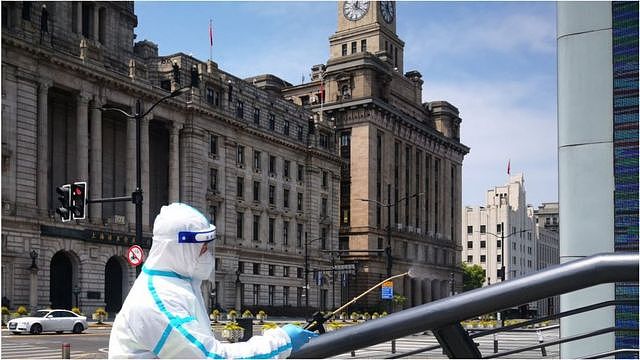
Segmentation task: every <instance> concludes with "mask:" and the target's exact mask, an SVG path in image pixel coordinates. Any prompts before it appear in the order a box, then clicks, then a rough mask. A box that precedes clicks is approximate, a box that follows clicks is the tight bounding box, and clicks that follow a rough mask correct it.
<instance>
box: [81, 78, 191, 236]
mask: <svg viewBox="0 0 640 360" xmlns="http://www.w3.org/2000/svg"><path fill="white" fill-rule="evenodd" d="M189 89H191V85H190V86H184V87H181V88H179V89H176V90H175V91H172V92H171V93H170V94H169V95H167V96H165V97H163V98H161V99H160V100H158V101H156V102H155V103H154V104H153V105H151V107H149V109H148V110H147V111H145V112H142V102H141V101H140V99H137V100H136V111H135V114H129V113H127V112H126V111H124V110H122V109H119V108H115V107H99V108H97V109H98V110H99V111H116V112H119V113H121V114H122V115H124V116H125V117H127V118H129V119H134V120H135V121H136V189H135V190H134V191H133V192H132V193H131V197H120V198H112V199H94V200H91V201H88V202H106V201H129V200H130V201H131V202H132V203H134V204H135V205H136V244H141V243H142V200H143V196H142V193H143V191H142V164H141V154H140V152H141V149H140V138H141V130H140V127H141V123H142V119H144V117H145V116H147V115H148V114H149V113H150V112H151V110H153V108H155V107H156V106H157V105H158V104H160V103H161V102H163V101H164V100H167V99H170V98H174V97H176V96H178V95H181V94H183V93H185V92H187V91H189Z"/></svg>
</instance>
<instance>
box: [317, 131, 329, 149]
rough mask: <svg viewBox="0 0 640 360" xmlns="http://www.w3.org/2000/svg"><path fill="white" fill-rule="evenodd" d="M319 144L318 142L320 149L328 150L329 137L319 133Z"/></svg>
mask: <svg viewBox="0 0 640 360" xmlns="http://www.w3.org/2000/svg"><path fill="white" fill-rule="evenodd" d="M319 142H320V147H321V148H323V149H328V148H329V135H327V134H325V133H323V132H321V133H320V138H319Z"/></svg>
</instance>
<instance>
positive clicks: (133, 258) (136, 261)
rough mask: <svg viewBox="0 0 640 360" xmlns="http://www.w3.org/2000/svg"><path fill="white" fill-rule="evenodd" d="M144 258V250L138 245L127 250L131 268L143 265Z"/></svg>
mask: <svg viewBox="0 0 640 360" xmlns="http://www.w3.org/2000/svg"><path fill="white" fill-rule="evenodd" d="M143 257H144V252H143V251H142V248H141V247H140V246H138V245H133V246H131V247H130V248H129V250H127V261H128V262H129V264H131V266H138V265H140V264H142V258H143Z"/></svg>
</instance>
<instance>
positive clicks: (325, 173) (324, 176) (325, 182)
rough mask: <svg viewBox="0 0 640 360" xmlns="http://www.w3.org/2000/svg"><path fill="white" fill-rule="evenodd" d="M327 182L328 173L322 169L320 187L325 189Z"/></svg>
mask: <svg viewBox="0 0 640 360" xmlns="http://www.w3.org/2000/svg"><path fill="white" fill-rule="evenodd" d="M328 184H329V174H328V173H327V172H326V171H322V188H324V189H326V188H327V185H328Z"/></svg>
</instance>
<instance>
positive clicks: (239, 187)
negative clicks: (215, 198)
mask: <svg viewBox="0 0 640 360" xmlns="http://www.w3.org/2000/svg"><path fill="white" fill-rule="evenodd" d="M236 196H237V197H238V198H240V199H243V198H244V178H241V177H239V178H237V179H236Z"/></svg>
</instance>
